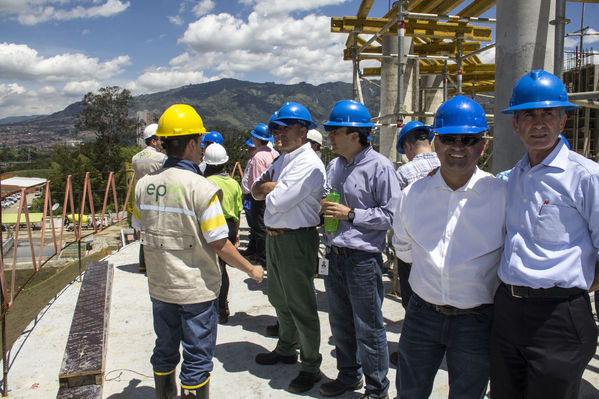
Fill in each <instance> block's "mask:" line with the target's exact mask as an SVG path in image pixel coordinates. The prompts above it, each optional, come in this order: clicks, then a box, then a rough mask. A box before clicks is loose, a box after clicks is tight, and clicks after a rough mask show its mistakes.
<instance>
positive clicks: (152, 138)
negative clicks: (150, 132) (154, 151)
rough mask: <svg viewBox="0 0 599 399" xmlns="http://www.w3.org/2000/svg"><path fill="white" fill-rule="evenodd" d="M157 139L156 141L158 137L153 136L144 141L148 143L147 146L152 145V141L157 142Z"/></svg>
mask: <svg viewBox="0 0 599 399" xmlns="http://www.w3.org/2000/svg"><path fill="white" fill-rule="evenodd" d="M155 139H156V136H152V137H148V138H147V139H145V140H144V141H145V142H146V145H150V144H152V140H155Z"/></svg>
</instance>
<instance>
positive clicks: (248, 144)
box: [245, 139, 256, 148]
mask: <svg viewBox="0 0 599 399" xmlns="http://www.w3.org/2000/svg"><path fill="white" fill-rule="evenodd" d="M245 145H247V146H248V147H252V148H256V146H255V145H254V143H253V142H252V139H248V141H246V142H245Z"/></svg>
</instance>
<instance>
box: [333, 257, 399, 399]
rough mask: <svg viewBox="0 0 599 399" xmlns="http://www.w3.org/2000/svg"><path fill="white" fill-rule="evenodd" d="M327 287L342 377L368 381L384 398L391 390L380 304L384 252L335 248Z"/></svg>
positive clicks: (371, 389)
mask: <svg viewBox="0 0 599 399" xmlns="http://www.w3.org/2000/svg"><path fill="white" fill-rule="evenodd" d="M327 259H328V260H329V274H328V276H326V277H325V280H324V281H325V287H326V292H327V299H328V302H329V322H330V324H331V331H332V333H333V341H334V342H335V353H336V356H337V369H338V370H339V375H338V376H337V378H338V379H339V381H341V382H343V383H347V384H351V383H354V382H357V381H358V380H360V378H361V375H362V373H363V374H364V377H365V380H366V393H367V394H369V395H370V396H371V397H373V398H378V397H381V398H382V397H385V395H387V391H388V390H389V380H388V379H387V371H388V370H389V349H388V347H387V334H386V332H385V323H384V320H383V313H382V311H381V306H382V305H383V297H384V288H383V277H382V273H383V259H382V257H381V254H375V253H368V252H355V253H352V254H347V255H341V254H340V255H337V254H335V253H333V252H330V253H329V254H328V255H327Z"/></svg>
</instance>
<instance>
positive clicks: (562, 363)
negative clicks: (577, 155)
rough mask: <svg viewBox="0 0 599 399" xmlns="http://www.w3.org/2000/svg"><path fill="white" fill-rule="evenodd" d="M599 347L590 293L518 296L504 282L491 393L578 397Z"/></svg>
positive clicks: (512, 398)
mask: <svg viewBox="0 0 599 399" xmlns="http://www.w3.org/2000/svg"><path fill="white" fill-rule="evenodd" d="M596 349H597V325H596V324H595V320H594V316H593V313H592V310H591V302H590V299H589V295H588V294H587V293H581V294H578V295H573V296H570V297H569V298H515V297H513V296H512V295H511V294H510V293H509V292H508V289H507V288H506V286H505V285H504V284H501V285H500V286H499V289H498V290H497V293H496V294H495V314H494V318H493V329H492V336H491V398H494V399H496V398H497V399H501V398H505V399H508V398H509V399H518V398H526V399H532V398H538V399H551V398H556V399H557V398H559V399H568V398H569V399H576V398H578V391H579V389H580V382H581V379H582V373H583V372H584V369H585V368H586V366H587V364H588V363H589V361H590V360H591V358H592V357H593V355H594V354H595V351H596Z"/></svg>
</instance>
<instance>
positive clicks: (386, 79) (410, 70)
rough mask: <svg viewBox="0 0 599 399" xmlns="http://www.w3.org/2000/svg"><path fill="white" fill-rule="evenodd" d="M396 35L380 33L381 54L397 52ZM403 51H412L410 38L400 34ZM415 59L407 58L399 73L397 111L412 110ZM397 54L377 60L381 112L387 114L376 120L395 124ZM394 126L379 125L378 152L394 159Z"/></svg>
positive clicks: (407, 118) (395, 158) (395, 155)
mask: <svg viewBox="0 0 599 399" xmlns="http://www.w3.org/2000/svg"><path fill="white" fill-rule="evenodd" d="M397 40H398V38H397V36H383V55H390V54H397ZM404 48H405V49H406V53H408V54H413V46H412V38H411V37H405V38H404ZM415 62H416V61H415V60H407V61H406V68H405V72H404V76H403V87H404V93H403V96H402V101H401V103H402V109H401V110H400V113H409V112H413V111H414V110H413V109H412V96H413V95H418V93H413V90H412V88H413V79H414V78H415V68H414V63H415ZM397 75H398V68H397V58H383V60H382V62H381V107H380V109H381V111H380V112H381V115H382V116H384V115H388V116H386V117H384V118H382V119H381V120H380V121H379V122H380V123H382V124H383V125H387V124H395V123H396V122H397V114H396V112H397V97H398V96H397V86H398V85H397V78H398V77H397ZM412 119H413V118H411V117H405V118H404V124H405V123H407V122H409V121H410V120H412ZM396 137H397V128H395V127H387V126H383V127H382V128H381V129H380V142H379V143H380V144H379V152H380V153H381V154H383V155H384V156H386V157H387V158H389V159H390V160H391V162H394V163H395V162H397V151H396V150H395V141H396Z"/></svg>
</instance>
